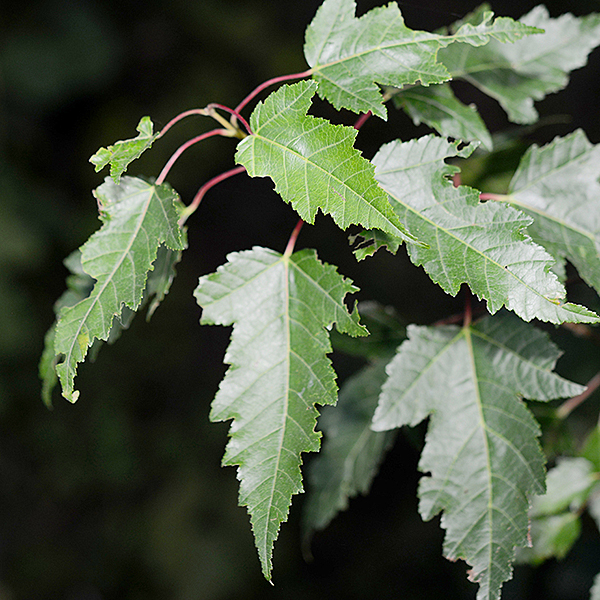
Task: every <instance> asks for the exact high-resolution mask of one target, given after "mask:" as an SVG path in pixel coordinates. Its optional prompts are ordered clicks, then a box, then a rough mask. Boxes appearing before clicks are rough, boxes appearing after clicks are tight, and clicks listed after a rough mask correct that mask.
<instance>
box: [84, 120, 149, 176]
mask: <svg viewBox="0 0 600 600" xmlns="http://www.w3.org/2000/svg"><path fill="white" fill-rule="evenodd" d="M153 128H154V126H153V124H152V121H151V120H150V117H142V119H141V120H140V122H139V124H138V126H137V128H136V129H137V131H138V132H139V135H138V136H137V137H135V138H131V139H129V140H120V141H118V142H115V143H114V144H113V145H112V146H109V147H108V148H100V150H98V152H96V154H94V155H93V156H92V157H91V158H90V162H91V163H92V164H93V165H94V167H95V169H96V173H97V172H98V171H101V170H102V169H103V168H104V167H105V166H106V165H108V164H110V176H111V177H112V178H113V180H114V182H115V183H119V180H120V178H121V175H122V174H123V173H124V172H125V171H126V170H127V167H128V166H129V163H131V162H133V161H134V160H135V159H136V158H139V157H140V156H141V155H142V154H143V153H144V152H145V151H146V150H148V148H150V147H151V146H152V144H153V142H154V140H155V139H156V138H157V137H158V134H157V133H152V130H153Z"/></svg>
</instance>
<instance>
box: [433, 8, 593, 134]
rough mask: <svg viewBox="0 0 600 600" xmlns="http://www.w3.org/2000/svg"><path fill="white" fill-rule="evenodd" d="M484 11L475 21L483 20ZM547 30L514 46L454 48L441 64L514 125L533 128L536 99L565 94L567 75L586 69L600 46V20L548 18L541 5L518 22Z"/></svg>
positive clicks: (441, 56) (569, 16)
mask: <svg viewBox="0 0 600 600" xmlns="http://www.w3.org/2000/svg"><path fill="white" fill-rule="evenodd" d="M481 12H482V11H481V10H480V11H476V12H475V14H474V16H473V17H472V18H473V19H475V20H477V19H479V18H480V15H481ZM520 22H521V23H523V24H526V25H530V26H533V27H537V28H539V29H541V30H544V33H542V34H538V35H532V36H528V37H526V38H524V39H522V40H518V41H515V42H514V43H513V44H502V43H499V42H497V41H496V40H492V41H490V43H489V44H487V45H486V46H483V47H477V48H474V47H473V46H469V45H467V44H453V45H451V46H449V47H447V48H444V49H442V50H440V53H439V59H440V61H441V62H442V63H443V64H445V65H446V66H447V67H448V70H449V71H450V72H451V74H452V78H453V79H457V78H461V79H465V80H466V81H468V82H470V83H472V84H473V85H474V86H476V87H477V88H479V89H480V90H481V91H482V92H484V93H485V94H487V95H488V96H491V97H492V98H495V99H496V100H497V101H498V102H499V103H500V105H501V106H502V108H504V110H505V111H506V112H507V114H508V117H509V119H510V120H511V121H514V122H515V123H522V124H526V123H534V122H535V121H536V120H537V118H538V114H537V111H536V110H535V108H534V101H535V100H542V99H543V98H544V97H545V96H546V95H548V94H550V93H553V92H557V91H559V90H561V89H563V88H564V87H565V86H566V85H567V83H568V81H569V73H570V72H571V71H573V70H575V69H578V68H580V67H582V66H584V65H585V63H586V62H587V56H588V54H589V53H590V52H591V51H592V50H593V49H594V48H595V47H596V46H598V45H599V44H600V15H598V14H592V15H588V16H585V17H574V16H573V15H572V14H565V15H562V16H561V17H558V18H557V19H553V18H551V17H550V16H549V14H548V10H547V9H546V8H545V7H544V6H537V7H535V8H534V9H533V10H532V11H531V12H529V13H528V14H526V15H525V16H523V17H522V18H521V19H520Z"/></svg>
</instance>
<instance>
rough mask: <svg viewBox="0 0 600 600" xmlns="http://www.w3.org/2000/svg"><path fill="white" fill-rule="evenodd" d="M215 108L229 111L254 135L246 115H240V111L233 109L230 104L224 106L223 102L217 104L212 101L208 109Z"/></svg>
mask: <svg viewBox="0 0 600 600" xmlns="http://www.w3.org/2000/svg"><path fill="white" fill-rule="evenodd" d="M214 108H218V109H220V110H224V111H225V112H228V113H229V114H230V115H233V116H234V117H235V118H236V119H237V120H238V121H239V122H240V123H241V124H242V125H243V126H244V127H245V129H246V131H247V132H248V133H249V134H250V135H252V129H250V125H248V122H247V121H246V119H244V117H242V115H240V113H239V112H238V111H237V110H235V109H233V108H229V107H228V106H224V105H223V104H217V103H216V102H211V103H210V104H209V105H208V106H207V107H206V109H207V110H208V111H210V110H212V109H214Z"/></svg>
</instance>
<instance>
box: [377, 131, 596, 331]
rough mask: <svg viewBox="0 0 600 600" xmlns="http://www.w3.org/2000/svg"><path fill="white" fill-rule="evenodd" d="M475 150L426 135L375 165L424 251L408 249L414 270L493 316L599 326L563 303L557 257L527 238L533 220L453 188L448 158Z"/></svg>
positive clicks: (391, 147) (381, 155) (384, 152)
mask: <svg viewBox="0 0 600 600" xmlns="http://www.w3.org/2000/svg"><path fill="white" fill-rule="evenodd" d="M471 150H472V147H467V148H465V149H463V150H458V142H455V143H449V142H448V141H447V140H445V139H443V138H439V137H436V136H426V137H423V138H420V139H418V140H412V141H409V142H405V143H402V142H399V141H396V142H391V143H390V144H386V145H385V146H383V147H382V148H381V149H380V150H379V152H378V153H377V155H376V156H375V157H374V158H373V163H374V164H375V166H376V175H375V176H376V179H377V180H378V181H379V184H380V185H381V187H383V189H384V190H386V191H387V192H388V193H389V194H390V201H391V203H392V206H393V208H394V211H395V212H396V214H397V215H398V216H399V217H400V219H401V220H402V221H403V222H404V223H406V225H407V227H408V228H409V229H410V230H411V231H413V232H414V233H415V234H416V235H417V237H418V239H419V240H420V241H422V242H424V244H425V245H426V247H424V246H417V245H415V244H411V245H410V246H409V247H408V252H409V255H410V258H411V260H412V261H413V263H415V264H416V265H422V266H423V268H424V269H425V271H426V272H427V273H428V275H429V276H430V277H431V278H432V279H433V281H435V282H436V283H438V284H439V285H440V286H441V287H442V289H443V290H444V291H445V292H447V293H448V294H451V295H456V293H457V292H458V290H459V289H460V286H461V284H462V283H467V284H468V285H469V287H470V288H471V290H472V291H473V292H474V293H475V294H477V296H478V297H479V298H484V299H485V300H486V301H487V305H488V310H489V311H490V312H491V313H492V314H493V313H495V312H496V311H498V310H499V309H500V308H501V307H503V306H506V308H508V309H510V310H513V311H514V312H515V313H516V314H518V315H519V316H520V317H521V318H523V319H524V320H526V321H529V320H531V319H533V318H537V319H540V320H542V321H551V322H552V323H562V322H564V321H573V322H580V321H584V322H596V321H598V317H597V316H596V315H595V314H594V313H593V312H591V311H589V310H587V309H586V308H584V307H582V306H578V305H575V304H563V303H562V299H563V298H564V297H565V289H564V287H563V285H562V284H561V283H560V281H559V280H558V278H557V277H556V275H555V274H554V273H553V272H552V271H551V270H550V267H551V266H552V263H553V262H554V260H553V258H552V256H550V255H549V254H548V253H547V252H546V251H545V250H544V249H543V248H542V247H541V246H538V245H536V244H534V243H533V242H532V241H531V239H530V238H529V237H528V236H527V234H526V233H525V228H526V227H527V226H528V225H530V224H531V219H530V218H529V217H527V216H526V215H524V214H523V213H521V212H519V211H517V210H514V209H512V208H511V207H509V206H507V205H503V204H501V203H497V202H485V203H482V202H479V193H478V191H477V190H475V189H472V188H469V187H466V186H460V187H458V188H456V187H454V186H453V184H452V182H451V181H449V179H448V177H449V176H451V175H453V174H454V173H456V172H458V168H457V167H453V166H450V165H447V164H446V163H445V162H444V159H445V158H448V157H452V156H461V157H464V156H468V154H469V153H470V152H471ZM379 243H381V242H379ZM376 247H377V246H375V248H376ZM392 249H393V248H392Z"/></svg>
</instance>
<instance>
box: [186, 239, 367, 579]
mask: <svg viewBox="0 0 600 600" xmlns="http://www.w3.org/2000/svg"><path fill="white" fill-rule="evenodd" d="M354 291H356V288H355V287H354V286H353V285H352V284H351V283H350V282H349V281H348V280H345V279H344V278H343V277H341V276H340V275H339V274H338V273H337V271H336V270H335V268H334V267H331V266H329V265H326V264H323V263H321V262H320V261H319V260H318V259H317V257H316V254H315V252H314V251H312V250H303V251H300V252H297V253H295V254H293V255H292V256H282V255H280V254H278V253H276V252H274V251H272V250H267V249H264V248H254V249H253V250H248V251H245V252H239V253H235V254H230V255H229V257H228V262H227V263H226V264H225V265H223V266H221V267H219V269H218V270H217V272H216V273H213V274H211V275H207V276H205V277H202V278H201V279H200V282H199V285H198V287H197V289H196V291H195V296H196V299H197V301H198V304H199V305H200V306H201V307H202V309H203V310H202V320H201V322H202V323H209V324H216V325H232V324H233V333H232V336H231V343H230V345H229V348H228V350H227V354H226V356H225V362H227V363H229V364H230V365H231V366H230V367H229V369H228V371H227V373H226V375H225V378H224V379H223V381H222V382H221V385H220V387H219V391H218V393H217V395H216V397H215V399H214V401H213V404H212V409H211V413H210V417H211V420H213V421H225V420H228V419H233V423H232V425H231V430H230V440H229V443H228V444H227V449H226V452H225V457H224V459H223V464H224V465H238V466H239V469H238V479H239V480H240V498H239V499H240V505H242V506H247V508H248V512H249V513H250V519H251V522H252V529H253V531H254V539H255V543H256V547H257V550H258V554H259V558H260V562H261V565H262V569H263V573H264V575H265V577H266V578H267V579H270V578H271V556H272V551H273V544H274V541H275V539H276V538H277V535H278V532H279V527H280V525H281V523H282V522H283V521H286V520H287V515H288V511H289V507H290V504H291V499H292V495H294V494H298V493H300V492H302V491H303V488H302V477H301V473H300V465H301V462H302V461H301V453H302V452H315V451H317V450H318V449H319V444H320V434H319V433H317V432H316V431H315V425H316V418H317V414H318V413H317V410H316V408H315V404H334V403H335V402H336V400H337V386H336V383H335V373H334V371H333V369H332V367H331V363H330V361H329V359H328V358H327V354H328V353H329V352H331V345H330V342H329V336H328V335H327V331H326V328H328V327H331V325H332V324H333V323H335V325H336V328H337V329H338V331H340V332H345V333H348V334H350V335H354V336H356V335H365V334H366V330H365V329H364V328H363V327H362V326H361V325H360V324H359V322H358V314H357V313H356V311H354V312H353V313H349V312H348V311H347V309H346V306H345V304H344V297H345V296H346V294H348V293H352V292H354Z"/></svg>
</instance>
